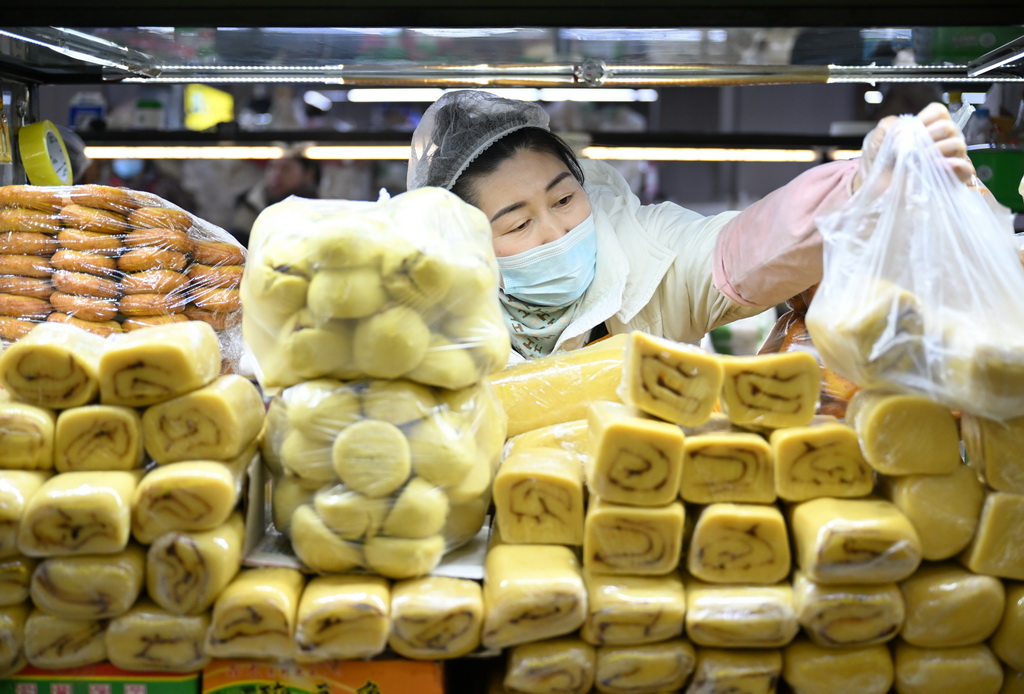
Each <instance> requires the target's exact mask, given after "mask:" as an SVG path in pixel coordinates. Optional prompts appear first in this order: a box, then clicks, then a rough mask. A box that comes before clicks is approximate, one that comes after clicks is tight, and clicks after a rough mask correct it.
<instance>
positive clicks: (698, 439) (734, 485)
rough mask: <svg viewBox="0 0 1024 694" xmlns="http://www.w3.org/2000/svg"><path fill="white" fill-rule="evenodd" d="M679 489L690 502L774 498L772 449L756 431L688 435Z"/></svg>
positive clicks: (759, 501) (766, 501)
mask: <svg viewBox="0 0 1024 694" xmlns="http://www.w3.org/2000/svg"><path fill="white" fill-rule="evenodd" d="M682 468H683V471H682V475H681V476H680V483H679V493H680V496H682V498H683V501H688V502H690V503H693V504H713V503H718V502H735V503H750V504H769V503H772V502H773V501H775V496H776V495H775V481H774V479H773V476H772V470H773V462H772V451H771V447H770V446H769V445H768V442H767V441H765V440H764V438H763V437H761V436H760V435H758V434H752V433H749V432H735V431H721V432H708V433H700V434H694V435H688V436H687V437H686V442H685V443H684V445H683V466H682Z"/></svg>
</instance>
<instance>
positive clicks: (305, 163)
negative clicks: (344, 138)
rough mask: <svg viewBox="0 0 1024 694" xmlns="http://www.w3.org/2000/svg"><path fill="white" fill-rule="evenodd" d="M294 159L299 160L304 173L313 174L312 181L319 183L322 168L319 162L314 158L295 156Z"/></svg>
mask: <svg viewBox="0 0 1024 694" xmlns="http://www.w3.org/2000/svg"><path fill="white" fill-rule="evenodd" d="M295 161H297V162H299V166H301V167H302V170H303V171H305V172H306V173H311V174H313V182H314V183H316V184H317V185H320V178H321V176H322V175H323V168H322V167H321V166H320V162H319V161H318V160H316V159H307V158H306V157H302V156H299V157H295Z"/></svg>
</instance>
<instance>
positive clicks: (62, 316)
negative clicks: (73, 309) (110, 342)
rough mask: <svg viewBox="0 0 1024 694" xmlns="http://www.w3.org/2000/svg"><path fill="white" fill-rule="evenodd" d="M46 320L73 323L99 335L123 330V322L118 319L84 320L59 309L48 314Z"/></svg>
mask: <svg viewBox="0 0 1024 694" xmlns="http://www.w3.org/2000/svg"><path fill="white" fill-rule="evenodd" d="M46 320H47V321H49V322H51V323H69V324H70V325H73V326H75V327H77V328H81V329H82V330H85V331H87V332H90V333H92V334H93V335H99V336H100V337H108V336H110V335H114V334H116V333H119V332H123V330H122V327H121V324H120V323H118V322H117V321H116V320H108V321H100V322H96V321H91V320H82V319H81V318H76V317H75V316H69V315H68V314H66V313H61V312H59V311H58V312H55V313H51V314H50V315H48V316H47V317H46Z"/></svg>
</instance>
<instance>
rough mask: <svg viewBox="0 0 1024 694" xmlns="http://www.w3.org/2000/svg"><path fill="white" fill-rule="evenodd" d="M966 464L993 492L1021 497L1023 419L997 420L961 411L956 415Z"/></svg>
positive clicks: (1023, 444) (1023, 482) (1022, 489)
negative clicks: (1009, 493)
mask: <svg viewBox="0 0 1024 694" xmlns="http://www.w3.org/2000/svg"><path fill="white" fill-rule="evenodd" d="M960 434H961V436H962V437H963V442H964V448H965V452H966V457H967V462H968V463H969V464H970V466H971V467H972V468H973V469H974V471H975V472H976V473H977V474H978V477H980V478H981V480H982V481H983V482H984V483H985V484H986V485H988V486H989V487H991V488H992V489H995V490H996V491H1000V492H1011V493H1014V494H1024V467H1022V466H1021V465H1020V451H1021V450H1022V448H1024V417H1015V418H1013V419H1009V420H1006V421H998V420H993V419H986V418H984V417H977V416H975V415H972V414H968V413H966V412H964V413H963V414H962V415H961V416H960Z"/></svg>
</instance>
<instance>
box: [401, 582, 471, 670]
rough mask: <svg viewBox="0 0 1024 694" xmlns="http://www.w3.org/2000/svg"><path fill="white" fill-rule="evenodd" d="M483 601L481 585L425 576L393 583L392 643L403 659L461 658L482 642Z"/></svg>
mask: <svg viewBox="0 0 1024 694" xmlns="http://www.w3.org/2000/svg"><path fill="white" fill-rule="evenodd" d="M483 620H484V599H483V591H482V589H481V587H480V584H479V583H477V582H476V581H471V580H468V579H463V578H453V577H450V576H424V577H422V578H412V579H408V580H404V581H396V582H395V583H394V584H393V585H392V586H391V628H390V632H389V635H388V646H389V647H390V648H391V650H393V651H394V652H396V653H398V654H399V655H400V656H402V657H403V658H411V659H414V660H443V659H450V658H461V657H462V656H465V655H467V654H469V653H472V652H473V651H474V650H476V649H477V648H478V647H479V646H480V631H481V628H482V627H483Z"/></svg>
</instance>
